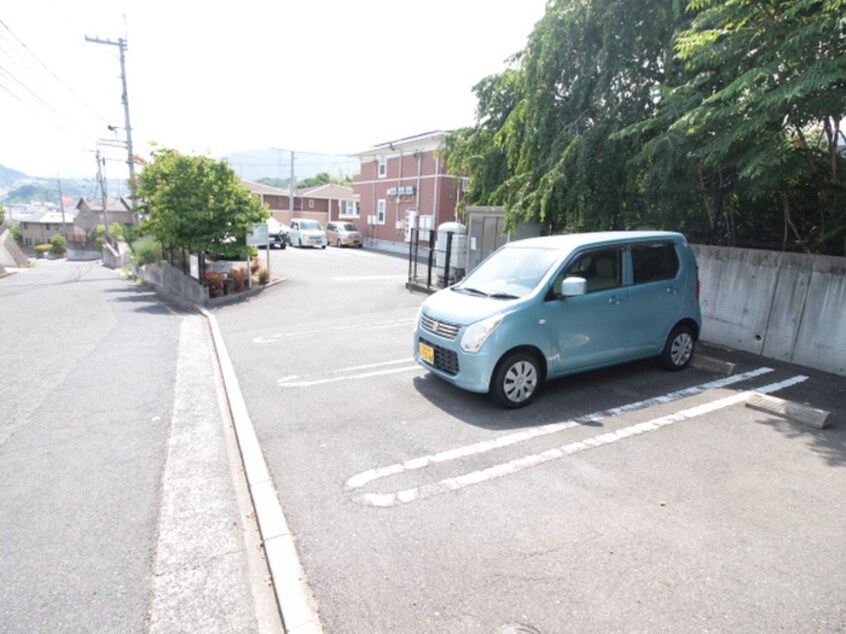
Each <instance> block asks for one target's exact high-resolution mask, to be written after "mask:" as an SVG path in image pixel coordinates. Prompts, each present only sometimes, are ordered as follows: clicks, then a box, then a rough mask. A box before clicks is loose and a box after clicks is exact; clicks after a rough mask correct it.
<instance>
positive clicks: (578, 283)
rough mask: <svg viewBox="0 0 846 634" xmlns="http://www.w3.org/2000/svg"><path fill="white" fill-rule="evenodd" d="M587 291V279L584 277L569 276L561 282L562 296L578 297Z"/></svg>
mask: <svg viewBox="0 0 846 634" xmlns="http://www.w3.org/2000/svg"><path fill="white" fill-rule="evenodd" d="M585 293H587V280H586V279H585V278H583V277H568V278H567V279H566V280H564V281H562V282H561V291H560V293H559V295H561V296H562V297H576V296H578V295H584V294H585Z"/></svg>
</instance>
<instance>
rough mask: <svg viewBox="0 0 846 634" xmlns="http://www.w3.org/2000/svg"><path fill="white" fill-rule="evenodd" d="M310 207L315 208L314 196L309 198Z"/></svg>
mask: <svg viewBox="0 0 846 634" xmlns="http://www.w3.org/2000/svg"><path fill="white" fill-rule="evenodd" d="M308 208H309V209H314V199H313V198H309V199H308Z"/></svg>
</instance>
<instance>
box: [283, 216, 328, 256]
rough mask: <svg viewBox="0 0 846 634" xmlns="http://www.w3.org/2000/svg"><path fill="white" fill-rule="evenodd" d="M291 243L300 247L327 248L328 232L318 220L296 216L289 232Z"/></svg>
mask: <svg viewBox="0 0 846 634" xmlns="http://www.w3.org/2000/svg"><path fill="white" fill-rule="evenodd" d="M288 239H289V242H290V244H292V245H295V246H298V247H320V248H321V249H325V248H326V233H325V232H324V231H323V227H321V226H320V223H319V222H317V221H316V220H307V219H304V218H294V219H293V220H291V229H290V231H289V232H288Z"/></svg>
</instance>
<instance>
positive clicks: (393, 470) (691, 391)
mask: <svg viewBox="0 0 846 634" xmlns="http://www.w3.org/2000/svg"><path fill="white" fill-rule="evenodd" d="M772 371H773V369H772V368H766V367H762V368H758V369H756V370H751V371H749V372H744V373H743V374H736V375H733V376H730V377H726V378H723V379H717V380H716V381H709V382H708V383H702V384H700V385H694V386H692V387H688V388H685V389H683V390H676V391H675V392H669V393H667V394H663V395H661V396H656V397H653V398H649V399H645V400H642V401H637V402H634V403H627V404H626V405H622V406H620V407H613V408H611V409H606V410H602V411H598V412H593V413H591V414H585V415H584V416H578V417H576V418H573V419H570V420H566V421H562V422H558V423H550V424H548V425H541V426H540V427H532V428H530V429H524V430H522V431H519V432H516V433H513V434H508V435H506V436H500V437H499V438H495V439H493V440H485V441H482V442H479V443H475V444H473V445H465V446H464V447H458V448H456V449H448V450H446V451H442V452H440V453H436V454H432V455H428V456H422V457H420V458H413V459H411V460H406V461H405V462H402V463H397V464H393V465H390V466H387V467H380V468H378V469H370V470H369V471H365V472H363V473H359V474H358V475H355V476H353V477H352V478H350V479H349V480H347V482H346V484H345V486H346V488H347V489H358V488H361V487H363V486H364V485H365V484H367V483H368V482H372V481H373V480H378V479H379V478H384V477H387V476H390V475H396V474H397V473H403V472H404V471H414V470H416V469H422V468H424V467H428V466H429V465H431V464H436V463H439V462H448V461H450V460H456V459H458V458H466V457H467V456H473V455H476V454H481V453H485V452H487V451H492V450H494V449H501V448H502V447H508V446H510V445H515V444H517V443H520V442H525V441H527V440H531V439H532V438H538V437H539V436H546V435H548V434H554V433H556V432H559V431H562V430H564V429H569V428H571V427H577V426H579V425H584V424H586V423H595V422H598V421H601V420H603V419H606V418H611V417H612V416H617V415H618V414H623V413H625V412H633V411H636V410H639V409H645V408H647V407H652V406H653V405H661V404H663V403H671V402H673V401H677V400H679V399H682V398H686V397H688V396H696V395H697V394H702V393H703V392H707V391H708V390H716V389H719V388H722V387H726V386H729V385H733V384H734V383H739V382H741V381H746V380H748V379H753V378H755V377H758V376H761V375H763V374H767V373H769V372H772Z"/></svg>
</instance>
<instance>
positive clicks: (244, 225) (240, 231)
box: [137, 149, 269, 258]
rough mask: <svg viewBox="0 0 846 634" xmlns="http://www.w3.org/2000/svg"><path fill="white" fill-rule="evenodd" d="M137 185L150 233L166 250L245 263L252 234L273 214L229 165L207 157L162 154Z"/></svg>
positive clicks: (163, 151) (155, 153)
mask: <svg viewBox="0 0 846 634" xmlns="http://www.w3.org/2000/svg"><path fill="white" fill-rule="evenodd" d="M138 182H139V186H138V192H137V195H138V197H139V199H140V200H143V201H144V203H143V205H142V209H143V211H144V212H145V213H147V214H148V220H147V221H146V222H145V228H146V229H147V230H148V231H149V232H150V233H151V234H152V235H153V236H155V237H156V238H157V239H158V240H159V241H160V242H161V243H162V244H163V245H165V246H166V247H181V248H186V249H188V250H189V251H190V252H192V253H199V252H203V251H208V252H209V253H211V254H212V255H215V256H222V257H238V258H246V257H248V256H249V254H250V253H251V248H250V247H247V246H246V243H245V240H246V236H247V234H248V233H249V231H250V230H251V229H252V227H254V226H256V225H259V224H261V223H262V222H264V221H265V220H266V219H267V218H268V215H269V214H268V211H267V207H266V206H263V205H262V204H261V203H260V202H259V201H258V200H257V199H256V198H254V197H253V196H252V195H251V194H250V191H249V190H248V189H246V188H245V187H244V186H242V185H241V183H240V179H239V178H238V175H237V174H236V173H235V172H234V171H233V170H232V169H231V168H230V167H229V165H227V164H226V163H225V162H219V161H214V160H213V159H210V158H207V157H204V156H185V155H183V154H180V153H179V152H177V151H175V150H169V149H161V150H157V151H156V152H154V153H153V161H152V163H150V164H149V165H147V166H145V167H144V169H143V171H142V172H141V174H140V176H139V178H138Z"/></svg>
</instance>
